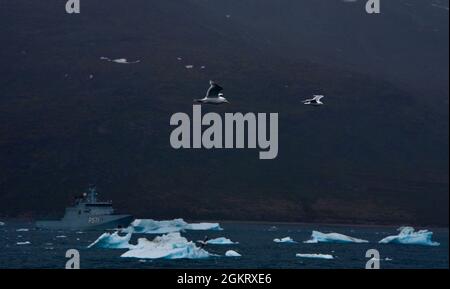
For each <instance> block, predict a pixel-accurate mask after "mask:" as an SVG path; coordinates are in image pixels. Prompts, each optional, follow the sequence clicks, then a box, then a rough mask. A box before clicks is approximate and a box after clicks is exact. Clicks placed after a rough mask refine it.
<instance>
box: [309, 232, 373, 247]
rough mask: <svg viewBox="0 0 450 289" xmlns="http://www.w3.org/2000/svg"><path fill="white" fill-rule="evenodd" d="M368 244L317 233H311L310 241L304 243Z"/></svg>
mask: <svg viewBox="0 0 450 289" xmlns="http://www.w3.org/2000/svg"><path fill="white" fill-rule="evenodd" d="M368 242H369V241H367V240H362V239H357V238H353V237H350V236H346V235H343V234H339V233H329V234H324V233H321V232H318V231H313V232H312V234H311V239H309V240H308V241H305V242H304V243H309V244H315V243H368Z"/></svg>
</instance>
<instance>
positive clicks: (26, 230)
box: [16, 228, 30, 232]
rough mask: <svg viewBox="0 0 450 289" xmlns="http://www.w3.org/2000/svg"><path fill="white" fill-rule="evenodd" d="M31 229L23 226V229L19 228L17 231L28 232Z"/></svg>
mask: <svg viewBox="0 0 450 289" xmlns="http://www.w3.org/2000/svg"><path fill="white" fill-rule="evenodd" d="M29 230H30V229H27V228H21V229H17V230H16V232H28V231H29Z"/></svg>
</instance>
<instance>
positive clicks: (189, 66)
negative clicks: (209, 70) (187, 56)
mask: <svg viewBox="0 0 450 289" xmlns="http://www.w3.org/2000/svg"><path fill="white" fill-rule="evenodd" d="M184 67H186V69H192V68H194V65H192V64H189V65H185V66H184Z"/></svg>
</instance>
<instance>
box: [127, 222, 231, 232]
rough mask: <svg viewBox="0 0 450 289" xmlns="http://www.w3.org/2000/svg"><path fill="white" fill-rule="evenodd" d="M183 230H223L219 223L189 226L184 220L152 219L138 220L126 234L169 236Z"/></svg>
mask: <svg viewBox="0 0 450 289" xmlns="http://www.w3.org/2000/svg"><path fill="white" fill-rule="evenodd" d="M183 230H216V231H218V230H222V228H221V227H220V225H219V224H218V223H196V224H189V223H186V222H185V221H184V220H183V219H175V220H169V221H156V220H152V219H136V220H134V221H133V222H132V223H131V225H130V227H128V228H126V229H124V230H123V231H124V232H129V231H132V232H135V233H144V234H167V233H173V232H180V231H183Z"/></svg>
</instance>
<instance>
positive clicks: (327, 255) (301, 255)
mask: <svg viewBox="0 0 450 289" xmlns="http://www.w3.org/2000/svg"><path fill="white" fill-rule="evenodd" d="M295 256H296V257H299V258H315V259H328V260H331V259H334V257H333V255H329V254H295Z"/></svg>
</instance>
